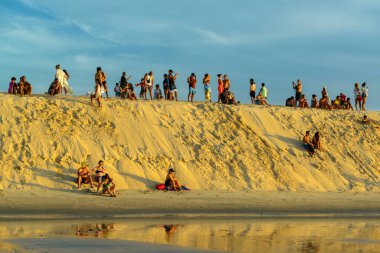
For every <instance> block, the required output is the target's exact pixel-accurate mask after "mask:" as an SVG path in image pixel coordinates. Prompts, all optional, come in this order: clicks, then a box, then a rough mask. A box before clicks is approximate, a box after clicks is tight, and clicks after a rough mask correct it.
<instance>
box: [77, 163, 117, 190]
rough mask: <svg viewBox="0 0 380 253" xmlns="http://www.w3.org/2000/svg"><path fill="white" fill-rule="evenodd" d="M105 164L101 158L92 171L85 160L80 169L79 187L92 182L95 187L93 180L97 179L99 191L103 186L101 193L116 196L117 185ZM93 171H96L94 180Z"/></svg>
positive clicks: (92, 186)
mask: <svg viewBox="0 0 380 253" xmlns="http://www.w3.org/2000/svg"><path fill="white" fill-rule="evenodd" d="M103 165H104V162H103V161H102V160H100V161H99V163H98V165H97V166H96V167H94V168H93V169H92V171H90V170H89V168H88V166H89V164H88V163H87V162H83V163H82V164H81V167H80V168H79V169H78V178H77V183H78V189H81V186H82V184H90V186H91V188H94V185H93V182H94V181H95V182H96V183H97V184H98V186H97V192H99V190H100V189H101V188H102V191H101V194H109V195H110V196H111V197H116V192H115V188H116V185H115V183H114V182H113V179H112V178H111V177H110V176H109V174H108V173H107V170H106V169H105V168H104V166H103ZM92 173H95V179H94V180H93V178H92V176H93V175H92Z"/></svg>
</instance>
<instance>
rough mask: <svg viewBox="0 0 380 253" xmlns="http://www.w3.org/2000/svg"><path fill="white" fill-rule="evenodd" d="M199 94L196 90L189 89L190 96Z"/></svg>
mask: <svg viewBox="0 0 380 253" xmlns="http://www.w3.org/2000/svg"><path fill="white" fill-rule="evenodd" d="M196 93H197V91H196V90H195V89H194V88H192V87H189V94H193V95H194V94H196Z"/></svg>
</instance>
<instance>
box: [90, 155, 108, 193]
mask: <svg viewBox="0 0 380 253" xmlns="http://www.w3.org/2000/svg"><path fill="white" fill-rule="evenodd" d="M103 165H104V162H103V160H100V161H99V163H98V166H96V167H94V168H93V169H92V172H94V173H95V182H97V183H98V188H97V191H99V189H100V185H101V184H102V182H103V181H104V179H105V175H106V174H107V170H106V169H105V168H104V166H103Z"/></svg>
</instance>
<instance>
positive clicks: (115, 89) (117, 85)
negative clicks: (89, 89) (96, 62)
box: [113, 83, 121, 98]
mask: <svg viewBox="0 0 380 253" xmlns="http://www.w3.org/2000/svg"><path fill="white" fill-rule="evenodd" d="M113 91H114V92H115V97H117V98H118V97H120V96H121V93H120V84H119V83H116V84H115V87H114V88H113Z"/></svg>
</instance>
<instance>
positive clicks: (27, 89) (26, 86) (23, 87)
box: [18, 76, 32, 97]
mask: <svg viewBox="0 0 380 253" xmlns="http://www.w3.org/2000/svg"><path fill="white" fill-rule="evenodd" d="M18 87H19V89H20V97H22V96H24V95H28V96H29V97H30V96H31V95H32V85H31V84H30V83H29V82H28V81H27V80H26V76H22V77H20V82H19V83H18Z"/></svg>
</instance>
